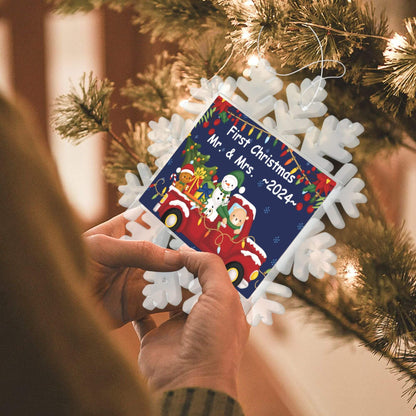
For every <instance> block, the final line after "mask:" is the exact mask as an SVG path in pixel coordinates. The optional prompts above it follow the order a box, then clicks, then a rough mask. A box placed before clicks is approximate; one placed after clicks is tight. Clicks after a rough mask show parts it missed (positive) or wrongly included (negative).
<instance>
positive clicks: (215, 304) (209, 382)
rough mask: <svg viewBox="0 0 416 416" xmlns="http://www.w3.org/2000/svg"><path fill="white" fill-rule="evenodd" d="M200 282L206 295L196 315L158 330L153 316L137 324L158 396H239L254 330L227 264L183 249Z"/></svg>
mask: <svg viewBox="0 0 416 416" xmlns="http://www.w3.org/2000/svg"><path fill="white" fill-rule="evenodd" d="M179 252H180V254H181V257H182V259H183V262H184V264H185V266H186V268H187V269H188V270H189V271H190V272H191V273H193V274H194V275H195V276H198V277H199V282H200V284H201V286H202V294H201V296H200V297H199V300H198V302H197V303H196V304H195V306H194V307H193V309H192V311H191V313H190V315H189V316H188V315H186V314H184V313H183V312H179V313H175V314H172V315H171V318H170V319H169V320H167V321H166V322H164V323H163V324H161V325H160V326H159V327H156V325H155V322H154V321H153V319H152V318H151V317H150V316H146V317H145V318H143V319H142V320H138V321H136V322H135V323H134V325H135V329H136V332H137V333H138V335H139V337H140V339H141V349H140V354H139V367H140V369H141V372H142V374H143V375H144V376H145V377H146V378H147V379H148V382H149V385H150V386H151V387H152V388H153V389H155V390H156V391H165V390H169V389H174V388H179V387H192V386H198V387H206V388H211V389H215V390H220V391H223V392H225V393H227V394H229V395H230V396H232V397H234V398H236V397H237V386H236V379H237V373H238V368H239V365H240V362H241V359H242V355H243V351H244V347H245V344H246V342H247V339H248V334H249V325H248V324H247V321H246V316H245V314H244V311H243V308H242V305H241V302H240V299H239V296H238V293H237V291H236V290H235V288H234V287H233V285H232V283H231V281H230V278H229V275H228V273H227V270H226V268H225V266H224V263H223V261H222V260H221V259H220V258H219V257H218V256H216V255H214V254H210V253H201V252H196V251H193V250H192V251H188V250H186V251H185V250H180V251H179Z"/></svg>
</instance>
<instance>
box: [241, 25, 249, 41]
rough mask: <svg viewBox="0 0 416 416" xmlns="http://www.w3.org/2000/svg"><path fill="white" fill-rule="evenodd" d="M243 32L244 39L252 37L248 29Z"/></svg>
mask: <svg viewBox="0 0 416 416" xmlns="http://www.w3.org/2000/svg"><path fill="white" fill-rule="evenodd" d="M241 32H242V35H241V37H242V39H245V40H246V39H248V38H249V37H250V31H249V30H248V29H247V28H246V27H245V28H243V30H242V31H241Z"/></svg>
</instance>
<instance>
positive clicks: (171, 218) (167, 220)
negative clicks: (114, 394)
mask: <svg viewBox="0 0 416 416" xmlns="http://www.w3.org/2000/svg"><path fill="white" fill-rule="evenodd" d="M161 220H162V221H163V224H165V225H166V227H168V228H169V229H170V230H172V231H176V230H177V229H178V228H179V226H180V225H181V224H182V212H181V210H180V209H178V208H171V209H168V210H167V211H166V212H165V213H164V214H163V215H162V218H161Z"/></svg>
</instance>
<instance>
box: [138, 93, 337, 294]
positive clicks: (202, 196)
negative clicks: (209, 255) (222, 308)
mask: <svg viewBox="0 0 416 416" xmlns="http://www.w3.org/2000/svg"><path fill="white" fill-rule="evenodd" d="M182 170H184V171H185V172H187V173H188V175H187V178H186V183H184V181H182V180H181V178H180V177H178V176H177V174H178V173H179V174H180V172H181V171H182ZM226 178H228V179H227V180H226ZM178 182H182V183H181V184H178ZM228 182H229V183H228ZM162 183H163V186H159V184H162ZM230 184H233V185H232V186H231V187H230V188H227V187H228V186H230ZM335 185H336V184H335V181H334V180H333V179H332V178H331V177H330V176H328V175H327V174H325V173H324V172H323V171H322V170H320V169H319V168H318V167H317V166H314V165H313V164H312V163H310V162H309V161H307V160H306V159H305V158H304V157H302V156H301V155H300V154H299V152H298V151H297V150H294V149H292V148H291V147H289V146H288V145H287V144H285V143H283V142H282V141H281V140H279V139H278V138H276V137H274V136H273V135H272V134H270V133H269V132H268V131H267V130H266V129H265V128H264V127H263V126H261V125H260V124H259V123H257V122H256V121H254V120H252V119H251V118H250V117H249V116H247V115H246V114H244V112H242V111H240V110H239V109H238V108H237V107H236V106H235V105H233V104H231V103H230V102H229V100H226V99H224V98H222V97H218V98H217V99H216V100H215V101H214V102H213V103H212V104H211V106H210V107H209V108H208V109H207V110H206V111H205V113H204V114H203V115H202V116H201V117H200V118H199V119H198V120H197V121H196V122H195V126H194V128H193V129H192V131H191V132H190V134H189V135H188V136H187V137H186V138H185V140H184V141H183V143H182V144H181V145H180V146H179V148H178V149H177V151H176V152H175V153H174V154H173V155H172V157H171V159H170V161H169V163H168V164H166V165H165V167H163V168H162V170H161V171H160V173H159V174H158V176H157V177H156V178H155V179H154V182H153V183H152V185H151V187H150V188H149V189H148V190H146V191H145V193H144V194H143V195H142V197H141V198H140V202H141V203H142V204H143V205H144V206H145V207H146V208H147V209H148V210H149V211H151V212H153V213H154V214H155V215H156V216H157V217H158V218H159V219H161V221H162V222H163V223H164V224H165V225H166V226H167V227H168V228H169V229H170V230H171V231H173V232H174V233H175V234H176V235H177V236H178V237H179V238H180V239H182V240H183V241H184V242H185V243H187V244H188V245H190V246H191V247H194V248H196V249H198V250H202V251H209V252H213V253H216V254H218V255H219V256H220V257H221V258H222V259H223V260H224V263H225V265H226V266H227V269H228V271H229V275H230V278H231V280H232V281H233V283H234V285H235V286H236V287H237V289H238V291H239V292H240V293H241V294H242V295H243V296H245V297H246V298H249V297H250V296H251V295H252V294H253V292H254V291H255V289H256V287H257V286H258V284H259V283H260V282H261V281H262V280H263V279H264V278H265V276H266V275H267V273H268V271H269V270H270V269H271V268H272V267H273V265H274V264H275V263H276V262H277V260H278V259H279V258H280V257H281V256H282V255H283V254H284V252H285V251H286V249H287V248H288V247H289V246H290V244H291V243H292V241H293V240H294V239H295V238H296V236H297V235H298V234H299V232H300V231H301V230H302V229H303V227H304V225H306V223H307V222H308V220H309V219H310V218H311V217H312V216H313V215H314V214H315V213H316V212H317V211H318V210H319V209H320V206H321V205H322V203H323V202H324V200H325V199H326V197H327V196H328V195H329V193H330V192H331V191H332V189H333V188H334V186H335ZM159 188H160V189H162V188H163V190H160V189H159ZM243 188H245V190H244V189H243ZM243 191H244V192H243ZM214 199H215V200H216V201H217V202H216V203H214V202H213V200H214ZM218 201H220V202H218Z"/></svg>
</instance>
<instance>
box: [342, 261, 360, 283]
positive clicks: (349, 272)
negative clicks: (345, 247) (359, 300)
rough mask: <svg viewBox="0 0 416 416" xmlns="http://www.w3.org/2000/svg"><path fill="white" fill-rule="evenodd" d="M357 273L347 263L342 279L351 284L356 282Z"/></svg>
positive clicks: (352, 266)
mask: <svg viewBox="0 0 416 416" xmlns="http://www.w3.org/2000/svg"><path fill="white" fill-rule="evenodd" d="M357 275H358V271H357V269H356V268H355V266H354V265H353V264H352V263H347V264H346V266H345V268H344V278H345V281H346V282H347V283H349V284H351V285H352V284H353V283H355V281H356V278H357Z"/></svg>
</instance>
